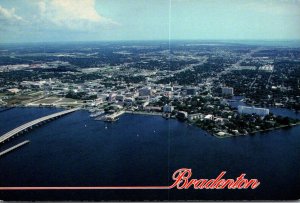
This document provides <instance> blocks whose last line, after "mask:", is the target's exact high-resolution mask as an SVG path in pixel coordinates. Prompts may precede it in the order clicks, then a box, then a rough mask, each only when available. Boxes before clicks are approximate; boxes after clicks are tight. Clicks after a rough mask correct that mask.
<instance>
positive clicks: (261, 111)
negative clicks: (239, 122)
mask: <svg viewBox="0 0 300 203" xmlns="http://www.w3.org/2000/svg"><path fill="white" fill-rule="evenodd" d="M238 112H239V113H240V114H256V115H259V116H266V115H269V113H270V111H269V109H265V108H256V107H250V106H238Z"/></svg>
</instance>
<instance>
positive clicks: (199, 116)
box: [188, 113, 203, 121]
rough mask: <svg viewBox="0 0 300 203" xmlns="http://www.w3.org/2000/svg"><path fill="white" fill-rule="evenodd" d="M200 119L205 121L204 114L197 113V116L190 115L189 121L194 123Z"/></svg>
mask: <svg viewBox="0 0 300 203" xmlns="http://www.w3.org/2000/svg"><path fill="white" fill-rule="evenodd" d="M198 119H203V114H202V113H195V114H190V115H188V120H189V121H194V120H198Z"/></svg>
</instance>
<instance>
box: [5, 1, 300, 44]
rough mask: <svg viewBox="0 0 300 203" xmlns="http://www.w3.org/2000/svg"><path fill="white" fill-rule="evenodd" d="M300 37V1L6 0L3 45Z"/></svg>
mask: <svg viewBox="0 0 300 203" xmlns="http://www.w3.org/2000/svg"><path fill="white" fill-rule="evenodd" d="M168 39H172V40H179V39H192V40H295V39H300V0H247V1H246V0H0V43H10V42H56V41H58V42H63V41H107V40H108V41H114V40H168Z"/></svg>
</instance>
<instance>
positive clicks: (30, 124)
mask: <svg viewBox="0 0 300 203" xmlns="http://www.w3.org/2000/svg"><path fill="white" fill-rule="evenodd" d="M78 109H79V108H74V109H69V110H65V111H61V112H58V113H54V114H51V115H48V116H44V117H41V118H38V119H35V120H33V121H30V122H28V123H25V124H23V125H21V126H19V127H17V128H15V129H13V130H11V131H9V132H7V133H5V134H4V135H2V136H0V143H3V142H5V141H6V140H9V139H10V138H12V137H14V136H16V135H18V134H20V133H23V132H26V131H28V130H29V129H32V128H33V127H34V126H38V125H41V124H42V123H44V122H47V121H50V120H53V119H56V118H58V117H61V116H63V115H66V114H69V113H72V112H74V111H77V110H78Z"/></svg>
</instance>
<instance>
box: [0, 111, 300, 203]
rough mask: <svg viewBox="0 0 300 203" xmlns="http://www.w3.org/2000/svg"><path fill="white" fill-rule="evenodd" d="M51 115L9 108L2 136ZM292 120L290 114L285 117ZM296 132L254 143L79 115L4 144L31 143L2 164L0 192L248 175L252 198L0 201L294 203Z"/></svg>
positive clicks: (144, 120)
mask: <svg viewBox="0 0 300 203" xmlns="http://www.w3.org/2000/svg"><path fill="white" fill-rule="evenodd" d="M57 111H59V110H58V109H52V108H15V109H11V110H8V111H4V112H1V113H0V132H1V134H3V133H4V132H7V131H8V130H11V129H13V128H14V127H16V126H18V125H20V124H22V123H24V122H26V121H30V120H33V119H35V118H38V117H41V116H43V115H47V114H51V113H54V112H57ZM290 113H292V112H290ZM299 132H300V126H296V127H293V128H287V129H280V130H275V131H272V132H267V133H259V134H256V135H253V136H242V137H233V138H226V139H219V138H216V137H213V136H211V135H208V134H207V133H206V132H205V131H203V130H201V129H199V128H197V127H194V126H190V125H187V124H185V123H182V122H179V121H177V120H172V119H169V120H165V119H163V118H161V117H160V116H143V115H123V116H122V117H121V118H120V119H119V120H118V121H117V122H115V123H104V122H101V121H95V120H93V119H92V118H90V117H89V113H88V112H87V111H77V112H75V113H72V114H69V115H66V116H64V117H61V118H59V119H57V120H54V121H52V122H49V123H47V124H45V125H43V126H40V127H38V128H35V129H33V130H32V131H30V132H28V133H26V134H24V135H22V136H19V137H17V138H14V139H12V140H10V141H9V142H7V143H5V144H2V145H1V147H0V150H3V149H6V148H7V147H9V146H11V145H13V144H16V143H19V142H21V141H23V140H27V139H29V140H30V141H31V142H30V143H29V144H28V145H25V146H23V147H21V148H19V149H18V150H16V151H14V152H11V153H9V154H7V155H5V156H3V157H1V158H0V170H1V172H0V186H142V185H145V186H147V185H148V186H149V185H161V186H166V185H171V183H172V180H171V175H172V174H173V172H174V171H175V170H177V169H179V168H183V167H186V168H191V169H192V171H193V177H194V178H215V177H216V176H217V175H218V174H219V173H220V172H221V171H223V170H225V171H227V174H226V177H227V178H235V177H237V176H239V175H240V174H241V173H246V174H247V176H246V177H248V178H249V179H250V178H257V179H259V180H260V182H261V185H260V186H259V187H258V188H257V189H256V190H193V189H189V190H185V191H183V190H176V189H172V190H97V191H26V192H24V191H0V199H4V200H94V201H100V200H140V201H141V200H200V199H201V200H209V199H219V200H222V199H227V200H234V199H254V200H255V199H268V200H271V199H299V196H300V194H299V191H300V173H299V168H300V163H299V158H300V137H299V136H300V133H299Z"/></svg>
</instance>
